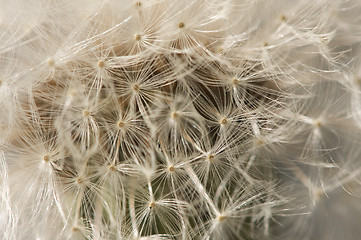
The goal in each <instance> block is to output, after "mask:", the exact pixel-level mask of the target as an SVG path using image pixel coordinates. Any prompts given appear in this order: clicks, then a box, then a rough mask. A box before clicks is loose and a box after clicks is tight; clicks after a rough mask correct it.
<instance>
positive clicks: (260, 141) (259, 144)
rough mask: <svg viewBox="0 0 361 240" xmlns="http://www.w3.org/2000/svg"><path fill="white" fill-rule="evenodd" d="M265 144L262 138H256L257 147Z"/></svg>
mask: <svg viewBox="0 0 361 240" xmlns="http://www.w3.org/2000/svg"><path fill="white" fill-rule="evenodd" d="M263 144H264V141H263V140H262V139H261V138H256V140H255V145H256V146H258V147H259V146H262V145H263Z"/></svg>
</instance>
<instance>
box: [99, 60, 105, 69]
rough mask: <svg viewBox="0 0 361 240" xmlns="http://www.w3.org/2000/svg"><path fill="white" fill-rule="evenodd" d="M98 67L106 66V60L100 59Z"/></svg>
mask: <svg viewBox="0 0 361 240" xmlns="http://www.w3.org/2000/svg"><path fill="white" fill-rule="evenodd" d="M98 67H99V68H104V67H105V62H104V61H102V60H100V61H98Z"/></svg>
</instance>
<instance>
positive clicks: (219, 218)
mask: <svg viewBox="0 0 361 240" xmlns="http://www.w3.org/2000/svg"><path fill="white" fill-rule="evenodd" d="M226 218H227V216H225V215H222V214H221V215H219V216H218V217H217V221H218V222H223V221H224V220H226Z"/></svg>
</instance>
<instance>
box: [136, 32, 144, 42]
mask: <svg viewBox="0 0 361 240" xmlns="http://www.w3.org/2000/svg"><path fill="white" fill-rule="evenodd" d="M141 39H142V36H141V35H140V34H139V33H138V34H135V35H134V40H135V41H140V40H141Z"/></svg>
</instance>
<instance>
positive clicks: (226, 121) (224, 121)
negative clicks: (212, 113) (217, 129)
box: [220, 118, 228, 125]
mask: <svg viewBox="0 0 361 240" xmlns="http://www.w3.org/2000/svg"><path fill="white" fill-rule="evenodd" d="M227 123H228V119H227V118H222V119H221V121H220V124H221V125H226V124H227Z"/></svg>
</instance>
